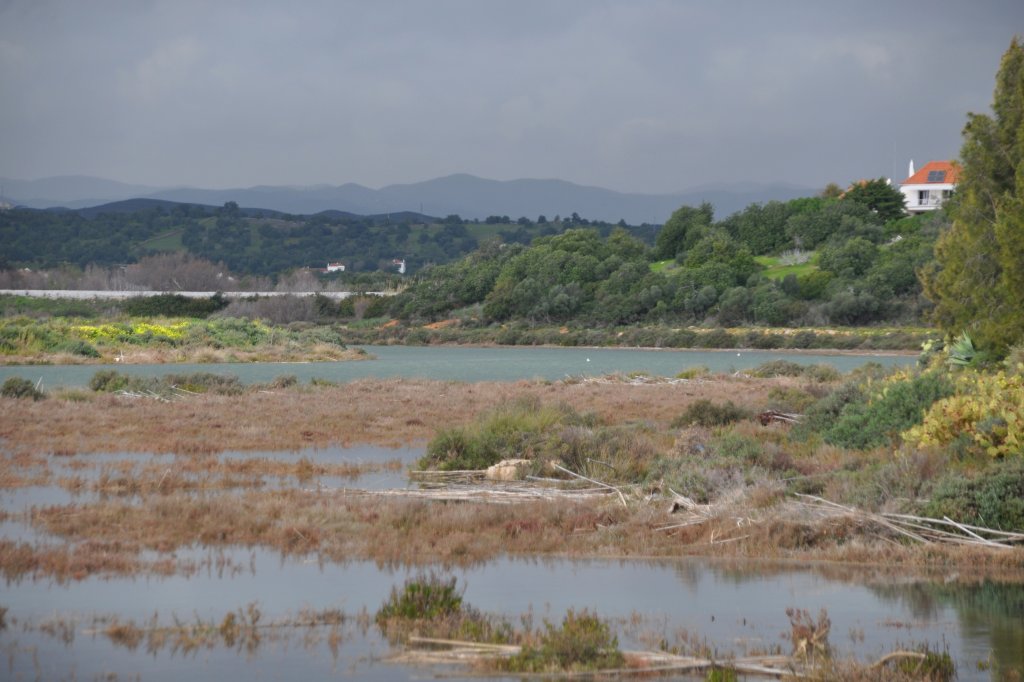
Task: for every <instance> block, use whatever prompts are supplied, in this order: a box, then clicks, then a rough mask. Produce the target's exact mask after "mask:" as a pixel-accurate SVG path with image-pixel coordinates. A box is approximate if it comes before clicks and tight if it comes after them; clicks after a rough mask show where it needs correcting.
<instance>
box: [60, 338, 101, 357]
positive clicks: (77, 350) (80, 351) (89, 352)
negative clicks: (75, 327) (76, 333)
mask: <svg viewBox="0 0 1024 682" xmlns="http://www.w3.org/2000/svg"><path fill="white" fill-rule="evenodd" d="M61 350H63V351H64V352H65V353H71V354H72V355H81V356H82V357H86V358H98V357H99V356H100V352H99V351H98V350H96V348H95V347H94V346H93V345H92V344H91V343H89V342H88V341H68V342H67V343H65V344H63V345H62V347H61Z"/></svg>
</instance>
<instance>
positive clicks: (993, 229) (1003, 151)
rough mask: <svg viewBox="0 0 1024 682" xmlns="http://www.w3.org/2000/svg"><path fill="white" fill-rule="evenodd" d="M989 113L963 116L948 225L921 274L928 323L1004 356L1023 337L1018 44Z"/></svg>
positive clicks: (1021, 64)
mask: <svg viewBox="0 0 1024 682" xmlns="http://www.w3.org/2000/svg"><path fill="white" fill-rule="evenodd" d="M992 114H993V115H992V116H987V115H985V114H973V113H972V114H968V120H967V125H966V126H965V128H964V131H963V137H964V144H963V147H962V149H961V151H960V158H961V169H960V176H959V180H958V183H957V191H956V193H955V195H954V198H953V200H952V201H951V205H950V208H949V211H950V215H951V217H952V221H953V222H952V225H951V227H950V228H949V229H948V230H947V231H946V232H944V233H943V234H942V235H941V236H940V237H939V240H938V242H937V244H936V247H935V256H936V262H935V264H934V265H933V266H932V267H929V268H927V269H925V271H924V272H923V273H922V278H923V282H924V287H925V292H926V295H927V296H928V298H930V299H931V300H932V301H933V302H934V303H935V314H934V315H935V321H936V322H937V323H938V325H939V326H940V327H941V328H942V329H943V330H944V331H945V332H946V334H948V335H949V336H953V335H955V334H958V333H960V331H962V330H964V329H968V330H970V333H971V335H972V336H973V337H974V340H975V341H976V342H977V343H978V345H981V346H987V347H989V348H990V349H991V350H993V351H995V352H997V353H1000V352H1004V351H1005V350H1006V349H1007V348H1008V347H1009V346H1010V345H1012V344H1014V343H1017V342H1019V341H1020V340H1021V339H1022V338H1024V307H1022V305H1021V301H1024V45H1022V44H1021V43H1020V42H1019V41H1018V40H1017V39H1016V38H1014V39H1013V41H1012V42H1011V43H1010V47H1009V49H1008V50H1007V51H1006V53H1005V54H1004V55H1003V58H1002V61H1001V63H1000V67H999V71H998V73H997V75H996V87H995V93H994V96H993V101H992Z"/></svg>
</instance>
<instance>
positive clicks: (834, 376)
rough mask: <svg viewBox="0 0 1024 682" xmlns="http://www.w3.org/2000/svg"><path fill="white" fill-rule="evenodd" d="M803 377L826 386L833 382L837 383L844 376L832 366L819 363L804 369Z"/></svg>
mask: <svg viewBox="0 0 1024 682" xmlns="http://www.w3.org/2000/svg"><path fill="white" fill-rule="evenodd" d="M803 376H804V377H806V378H808V379H810V380H811V381H816V382H818V383H821V384H826V383H829V382H832V381H837V380H838V379H839V378H840V377H841V376H842V373H841V372H840V371H839V370H838V369H836V368H835V367H833V366H832V365H826V364H820V363H819V364H815V365H806V366H805V367H804V372H803Z"/></svg>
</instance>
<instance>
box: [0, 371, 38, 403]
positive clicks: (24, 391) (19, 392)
mask: <svg viewBox="0 0 1024 682" xmlns="http://www.w3.org/2000/svg"><path fill="white" fill-rule="evenodd" d="M0 395H2V396H3V397H5V398H31V399H32V400H42V399H43V398H45V397H46V394H45V393H43V392H42V391H40V390H39V389H37V388H36V385H35V384H33V383H32V382H31V381H29V380H28V379H23V378H21V377H8V378H7V380H6V381H4V385H3V387H2V388H0Z"/></svg>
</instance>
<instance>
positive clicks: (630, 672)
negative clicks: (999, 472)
mask: <svg viewBox="0 0 1024 682" xmlns="http://www.w3.org/2000/svg"><path fill="white" fill-rule="evenodd" d="M520 650H521V647H519V646H516V645H513V644H484V643H479V642H468V641H461V640H451V639H435V638H431V637H410V638H409V639H408V641H407V646H406V648H405V649H403V650H402V651H400V652H399V653H397V654H395V655H394V656H392V657H391V660H392V661H395V662H397V663H405V664H409V665H463V666H472V667H475V668H481V667H483V668H486V667H487V666H488V664H490V665H493V663H494V661H495V660H496V659H501V658H511V657H512V656H515V655H516V654H518V653H519V652H520ZM622 653H623V655H624V656H625V658H626V662H627V663H628V664H629V667H627V668H622V669H615V670H596V671H585V672H582V671H581V672H578V673H573V672H570V671H565V672H560V673H557V677H558V678H559V679H566V678H572V677H585V678H594V677H601V678H604V677H616V676H635V675H641V676H644V677H648V676H652V675H672V674H680V673H684V674H685V673H705V672H707V671H710V670H715V669H728V670H733V671H735V672H737V673H739V674H742V675H753V676H755V677H778V678H786V679H821V673H820V670H816V668H815V663H816V661H815V660H814V658H813V657H808V656H799V655H797V654H795V653H794V655H792V656H782V655H766V656H745V657H737V658H724V659H717V660H716V659H711V658H703V657H700V656H680V655H677V654H671V653H668V652H664V651H623V652H622ZM924 658H925V654H923V653H920V652H917V651H893V652H891V653H889V654H886V655H885V656H882V657H881V658H880V659H878V661H876V662H875V663H873V664H871V665H869V666H867V668H868V669H870V670H877V669H880V668H883V667H885V666H886V665H888V664H891V663H894V662H896V661H900V660H906V659H910V660H917V661H921V660H923V659H924ZM822 660H825V659H822ZM516 676H517V677H520V678H529V677H543V678H549V677H551V676H552V675H551V673H538V674H532V675H531V674H527V673H516Z"/></svg>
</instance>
